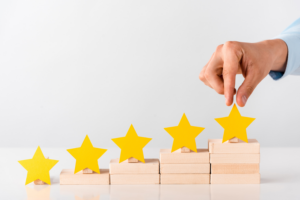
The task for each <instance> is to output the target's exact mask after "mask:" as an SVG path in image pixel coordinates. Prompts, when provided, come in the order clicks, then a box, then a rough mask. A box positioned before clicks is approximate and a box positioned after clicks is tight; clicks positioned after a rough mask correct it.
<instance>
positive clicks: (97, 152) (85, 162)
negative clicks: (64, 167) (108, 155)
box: [67, 136, 107, 174]
mask: <svg viewBox="0 0 300 200" xmlns="http://www.w3.org/2000/svg"><path fill="white" fill-rule="evenodd" d="M67 151H68V152H69V153H70V154H71V155H72V156H73V157H74V158H75V159H76V164H75V171H74V174H76V173H77V172H79V171H81V170H83V169H85V168H89V169H90V170H92V171H94V172H97V173H98V174H100V170H99V166H98V159H99V158H100V157H101V156H102V155H103V154H104V153H105V152H106V151H107V149H100V148H96V147H93V145H92V143H91V141H90V139H89V136H86V137H85V139H84V141H83V143H82V145H81V147H78V148H74V149H67Z"/></svg>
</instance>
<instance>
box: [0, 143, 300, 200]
mask: <svg viewBox="0 0 300 200" xmlns="http://www.w3.org/2000/svg"><path fill="white" fill-rule="evenodd" d="M41 148H42V151H43V153H44V155H45V156H49V157H50V158H51V159H56V160H59V162H58V164H57V165H56V166H54V168H53V169H52V170H51V171H50V175H51V182H52V185H43V186H36V185H33V183H31V184H28V185H27V186H25V179H26V174H27V172H26V170H25V169H24V168H23V167H22V166H21V165H20V164H19V163H18V162H17V161H18V160H23V159H29V158H32V156H33V154H34V152H35V150H36V149H35V148H34V149H33V148H23V149H21V148H19V149H18V148H0V158H1V160H0V199H1V200H2V199H3V200H9V199H14V200H16V199H31V200H33V199H34V200H43V199H49V200H50V199H51V200H54V199H64V200H69V199H75V200H80V199H85V200H99V199H101V200H103V199H130V200H136V199H189V200H193V199H201V200H208V199H211V200H212V199H222V200H226V199H230V200H235V199H236V200H243V199H247V200H248V199H249V200H258V199H260V200H261V199H272V200H277V199H288V200H293V199H295V200H296V199H297V200H299V199H300V148H261V165H260V172H261V184H259V185H107V186H104V185H103V186H101V185H99V186H92V185H77V186H76V185H74V186H72V185H63V186H61V185H59V174H60V171H61V170H62V169H71V168H74V165H75V159H74V158H73V157H72V156H71V155H69V153H68V152H67V151H66V148H43V147H41ZM119 153H120V151H119V149H108V151H107V152H106V153H105V154H104V155H103V156H102V157H101V158H100V160H99V165H100V168H108V166H109V160H110V159H112V158H117V157H119ZM144 155H145V158H159V149H158V148H157V149H155V148H152V149H151V148H145V149H144Z"/></svg>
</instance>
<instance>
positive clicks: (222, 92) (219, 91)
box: [215, 88, 224, 94]
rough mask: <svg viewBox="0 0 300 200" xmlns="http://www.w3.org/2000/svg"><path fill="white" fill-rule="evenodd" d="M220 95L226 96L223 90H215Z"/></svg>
mask: <svg viewBox="0 0 300 200" xmlns="http://www.w3.org/2000/svg"><path fill="white" fill-rule="evenodd" d="M215 90H216V92H217V93H218V94H224V90H223V89H222V88H217V89H215Z"/></svg>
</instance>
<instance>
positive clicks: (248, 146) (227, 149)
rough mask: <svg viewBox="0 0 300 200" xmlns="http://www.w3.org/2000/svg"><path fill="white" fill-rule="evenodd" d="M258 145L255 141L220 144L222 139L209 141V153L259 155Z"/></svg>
mask: <svg viewBox="0 0 300 200" xmlns="http://www.w3.org/2000/svg"><path fill="white" fill-rule="evenodd" d="M259 149H260V145H259V143H258V141H257V140H256V139H248V143H246V142H244V141H240V142H238V143H229V142H227V143H222V139H209V140H208V150H209V153H241V154H242V153H259V152H260V150H259Z"/></svg>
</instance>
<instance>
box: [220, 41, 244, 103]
mask: <svg viewBox="0 0 300 200" xmlns="http://www.w3.org/2000/svg"><path fill="white" fill-rule="evenodd" d="M224 47H225V48H224V49H223V61H224V64H223V80H224V96H225V99H226V100H225V101H226V105H227V106H230V105H231V104H232V103H233V95H234V94H235V78H236V74H237V72H238V69H239V65H240V59H241V57H242V54H241V53H242V52H241V51H239V50H238V48H237V45H236V44H235V43H234V42H227V43H225V45H224Z"/></svg>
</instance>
